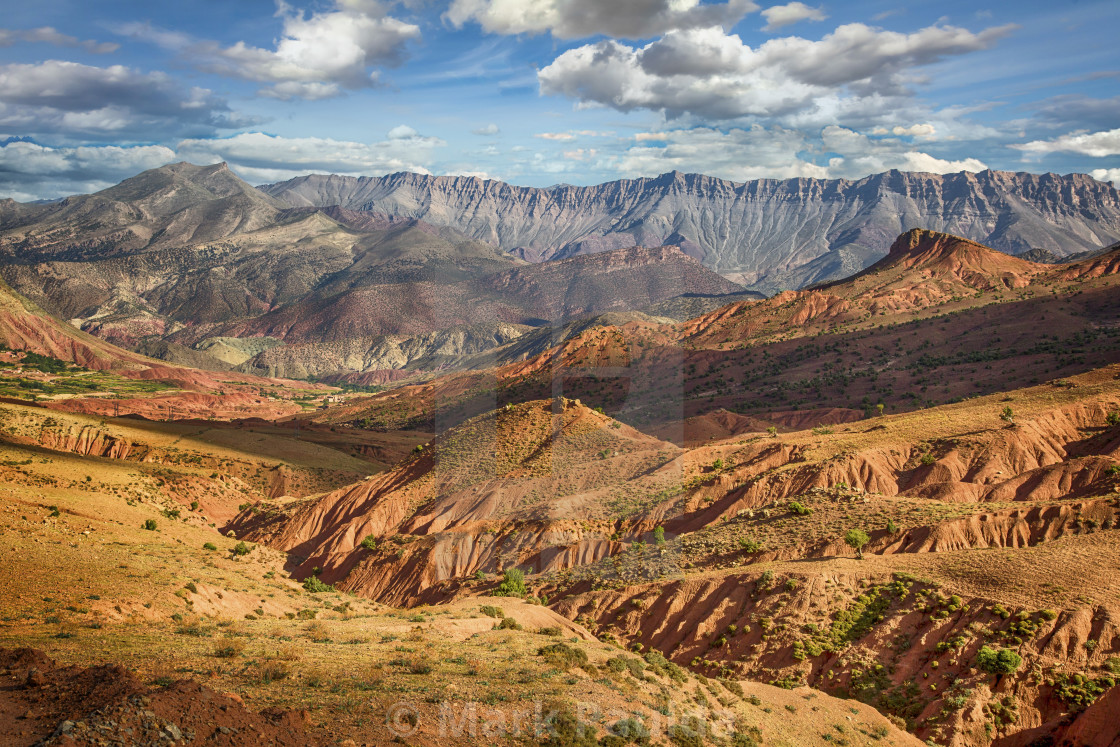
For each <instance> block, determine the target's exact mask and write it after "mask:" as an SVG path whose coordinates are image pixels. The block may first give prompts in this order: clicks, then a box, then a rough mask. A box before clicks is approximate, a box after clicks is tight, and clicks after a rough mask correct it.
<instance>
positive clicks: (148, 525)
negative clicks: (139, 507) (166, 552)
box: [143, 519, 157, 532]
mask: <svg viewBox="0 0 1120 747" xmlns="http://www.w3.org/2000/svg"><path fill="white" fill-rule="evenodd" d="M156 526H157V525H156V520H155V519H145V520H144V524H143V528H144V529H147V530H148V531H149V532H154V531H155V530H156Z"/></svg>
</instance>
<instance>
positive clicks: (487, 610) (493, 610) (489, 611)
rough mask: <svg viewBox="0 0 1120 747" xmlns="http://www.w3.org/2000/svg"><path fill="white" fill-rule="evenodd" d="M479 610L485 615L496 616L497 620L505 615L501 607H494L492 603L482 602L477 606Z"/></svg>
mask: <svg viewBox="0 0 1120 747" xmlns="http://www.w3.org/2000/svg"><path fill="white" fill-rule="evenodd" d="M478 609H479V611H480V612H481V613H482V614H484V615H486V616H487V617H496V618H498V619H499V620H501V619H502V618H504V617H505V616H506V613H505V611H503V610H502V608H501V607H495V606H494V605H492V604H484V605H482V606H481V607H479V608H478Z"/></svg>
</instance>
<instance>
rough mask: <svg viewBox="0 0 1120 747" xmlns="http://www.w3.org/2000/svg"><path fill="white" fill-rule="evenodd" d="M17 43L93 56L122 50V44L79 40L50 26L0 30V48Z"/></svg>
mask: <svg viewBox="0 0 1120 747" xmlns="http://www.w3.org/2000/svg"><path fill="white" fill-rule="evenodd" d="M16 42H41V43H44V44H53V45H55V46H56V47H68V48H71V49H82V50H85V51H86V52H91V53H93V54H109V53H110V52H116V51H117V50H118V49H120V48H121V45H120V44H114V43H113V42H98V41H93V40H90V39H79V38H78V37H76V36H70V35H69V34H63V33H61V32H59V31H58V30H56V29H54V28H52V27H50V26H40V27H39V28H34V29H0V47H10V46H11V45H13V44H15V43H16Z"/></svg>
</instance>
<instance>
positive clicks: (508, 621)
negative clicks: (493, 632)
mask: <svg viewBox="0 0 1120 747" xmlns="http://www.w3.org/2000/svg"><path fill="white" fill-rule="evenodd" d="M496 629H497V630H521V629H522V628H521V623H519V622H517V621H516V620H514V619H513V618H512V617H503V618H502V621H501V622H500V623H498V624H497V626H496Z"/></svg>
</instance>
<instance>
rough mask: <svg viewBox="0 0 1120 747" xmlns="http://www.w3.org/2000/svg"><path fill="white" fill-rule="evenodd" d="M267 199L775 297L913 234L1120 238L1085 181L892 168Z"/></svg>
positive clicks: (1065, 242) (1108, 201) (1066, 245)
mask: <svg viewBox="0 0 1120 747" xmlns="http://www.w3.org/2000/svg"><path fill="white" fill-rule="evenodd" d="M261 189H262V190H263V191H264V192H266V193H267V194H269V195H270V196H272V197H275V198H276V199H278V200H279V201H281V202H284V203H286V204H289V205H293V206H313V205H314V206H329V205H341V206H343V207H345V208H349V209H353V210H372V211H378V212H382V213H390V214H394V215H401V216H408V217H412V218H420V219H423V220H424V221H426V222H428V223H431V224H435V225H437V226H451V227H453V228H456V229H457V230H459V231H462V232H464V233H466V234H467V235H469V236H471V237H473V238H476V239H479V240H481V241H485V242H488V243H490V244H493V245H495V246H498V247H501V248H502V249H505V250H506V251H509V252H513V253H516V254H518V255H519V256H522V257H524V258H525V259H528V260H530V261H534V262H537V261H542V260H547V259H556V258H558V257H568V256H572V255H575V254H584V253H593V252H601V251H605V250H609V249H617V248H620V247H624V246H631V245H634V244H637V245H642V246H658V245H661V244H678V245H680V246H681V247H682V248H684V249H685V251H687V252H688V253H690V254H692V255H693V256H695V257H697V258H698V259H700V260H702V261H703V263H704V264H705V265H706V266H707V267H709V268H711V269H714V270H716V271H717V272H720V273H721V274H724V275H726V276H728V277H731V278H732V279H734V280H737V281H740V282H743V283H744V284H747V285H751V284H759V286H760V287H762V288H765V289H767V290H773V289H774V288H777V287H783V288H791V287H793V288H795V287H801V286H803V285H806V284H808V283H812V282H819V281H822V280H827V279H833V278H838V277H843V276H844V275H848V274H851V273H852V272H856V271H858V270H860V269H863V268H864V267H866V266H867V265H869V264H871V263H872V262H874V261H875V260H877V259H879V258H881V257H883V256H884V255H885V254H886V253H887V249H888V248H889V247H890V245H891V242H892V241H894V238H895V237H896V236H897V235H898V234H899V233H900V232H901V231H904V230H907V229H909V228H913V227H916V226H920V227H923V228H930V229H933V230H937V231H945V232H948V233H953V234H957V235H960V236H963V237H965V238H969V239H973V240H977V241H981V242H983V243H985V244H987V245H988V246H991V247H994V248H996V249H999V250H1001V251H1005V252H1010V253H1020V252H1025V251H1028V250H1031V249H1035V250H1047V251H1049V252H1051V253H1053V254H1054V255H1056V256H1059V257H1061V256H1067V255H1070V254H1074V253H1077V252H1081V251H1084V250H1087V249H1096V248H1098V247H1101V246H1104V245H1107V244H1111V243H1112V242H1114V241H1115V240H1116V239H1117V238H1120V195H1118V194H1117V191H1116V190H1115V189H1114V188H1112V187H1111V186H1110V185H1108V184H1104V183H1101V182H1097V181H1095V180H1094V179H1092V178H1090V177H1088V176H1085V175H1078V174H1074V175H1069V176H1058V175H1056V174H1041V175H1035V174H1025V173H1011V172H1004V171H984V172H980V173H975V174H974V173H968V172H962V173H959V174H946V175H937V174H917V173H904V172H899V171H889V172H886V173H883V174H876V175H873V176H869V177H867V178H865V179H861V180H858V181H847V180H842V179H841V180H818V179H789V180H785V181H778V180H771V179H762V180H757V181H752V182H747V183H745V184H738V183H735V182H729V181H724V180H722V179H715V178H713V177H708V176H702V175H699V174H681V173H679V172H674V173H670V174H663V175H662V176H659V177H656V178H650V179H627V180H620V181H616V182H608V183H606V184H600V185H596V186H591V187H571V186H563V187H554V188H550V189H534V188H528V187H515V186H512V185H509V184H504V183H502V182H497V181H484V180H481V179H478V178H473V177H445V176H421V175H418V174H391V175H389V176H384V177H361V178H355V177H344V176H334V175H330V176H325V175H312V176H306V177H298V178H296V179H292V180H289V181H286V182H280V183H278V184H271V185H266V186H264V187H262V188H261Z"/></svg>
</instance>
